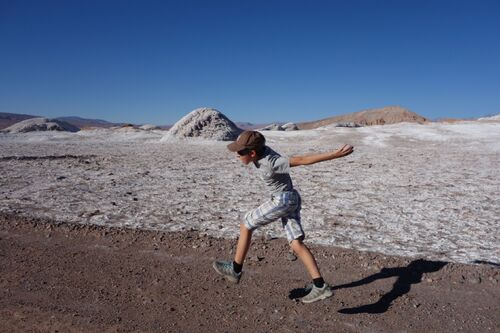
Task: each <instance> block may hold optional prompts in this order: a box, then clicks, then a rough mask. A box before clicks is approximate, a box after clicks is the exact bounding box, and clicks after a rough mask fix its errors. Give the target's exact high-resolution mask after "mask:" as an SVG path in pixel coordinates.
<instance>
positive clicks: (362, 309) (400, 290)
mask: <svg viewBox="0 0 500 333" xmlns="http://www.w3.org/2000/svg"><path fill="white" fill-rule="evenodd" d="M446 264H447V263H446V262H442V261H428V260H423V259H419V260H414V261H412V262H411V263H410V264H409V265H408V266H406V267H395V268H383V269H382V270H381V271H380V272H379V273H377V274H373V275H371V276H368V277H366V278H364V279H361V280H359V281H355V282H351V283H348V284H342V285H339V286H335V287H333V288H332V289H333V290H336V289H343V288H352V287H358V286H362V285H364V284H368V283H371V282H373V281H376V280H379V279H385V278H389V277H393V276H397V277H398V279H397V280H396V282H395V283H394V285H393V286H392V290H391V291H389V292H388V293H386V294H384V295H383V296H382V297H380V299H379V300H378V301H377V302H376V303H372V304H366V305H361V306H358V307H355V308H345V309H341V310H339V311H338V312H340V313H344V314H357V313H384V312H386V311H387V309H389V307H390V306H391V304H392V301H394V300H395V299H397V298H398V297H401V296H403V295H404V294H406V293H408V292H409V291H410V289H411V285H412V284H417V283H420V282H421V281H422V276H423V274H424V273H430V272H437V271H439V270H440V269H441V268H443V267H444V266H445V265H446ZM308 292H309V289H306V288H299V289H293V290H292V291H291V292H290V295H289V296H288V297H289V298H290V299H296V298H300V297H303V296H305V295H307V293H308Z"/></svg>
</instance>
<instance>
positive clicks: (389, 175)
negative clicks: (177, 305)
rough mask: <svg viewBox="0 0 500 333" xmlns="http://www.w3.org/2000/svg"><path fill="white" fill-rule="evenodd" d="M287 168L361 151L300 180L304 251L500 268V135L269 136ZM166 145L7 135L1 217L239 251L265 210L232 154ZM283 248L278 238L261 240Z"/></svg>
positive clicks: (424, 128) (368, 131) (480, 130)
mask: <svg viewBox="0 0 500 333" xmlns="http://www.w3.org/2000/svg"><path fill="white" fill-rule="evenodd" d="M265 135H266V136H267V138H268V142H269V144H270V145H271V146H273V148H275V149H276V150H278V151H280V152H282V153H285V154H290V155H293V154H306V153H309V152H316V151H324V150H327V149H333V148H336V147H339V146H340V145H341V144H343V143H349V144H352V145H354V146H355V152H354V154H352V155H350V156H349V157H347V158H344V159H340V160H336V161H331V162H327V163H321V164H317V165H313V166H309V167H300V168H296V169H294V170H293V172H292V177H293V179H294V182H295V185H296V187H297V188H298V189H299V191H300V192H301V193H302V196H303V199H304V200H303V202H304V204H303V211H302V215H303V224H304V228H305V231H306V233H307V234H308V241H309V242H310V243H314V244H323V245H335V246H339V247H343V248H353V249H357V250H362V251H376V252H379V253H384V254H392V255H402V256H406V257H410V258H411V257H425V258H427V259H434V260H446V261H452V262H461V263H471V262H477V261H481V262H492V263H499V262H500V235H499V234H500V232H499V226H500V223H499V222H500V218H499V217H500V168H498V165H500V123H498V122H486V123H485V122H465V123H458V124H429V125H414V124H398V125H391V126H373V127H365V128H359V129H351V128H332V127H325V128H320V129H317V130H309V131H297V132H272V131H271V132H266V133H265ZM164 136H165V132H162V131H148V132H144V131H139V130H134V131H129V132H126V133H125V132H119V131H112V130H104V129H102V130H94V131H81V132H78V133H31V134H16V135H13V134H0V168H1V171H2V172H1V178H0V199H1V200H0V212H7V213H12V212H18V213H19V214H30V215H33V216H37V217H43V218H48V219H52V220H60V221H61V220H62V221H67V222H74V223H83V224H96V225H104V226H125V227H128V228H139V229H153V230H165V231H181V230H190V229H192V228H195V229H196V230H203V231H204V232H207V233H208V234H210V235H213V236H217V237H225V238H229V239H234V238H235V237H236V236H237V231H238V223H239V221H241V218H242V216H243V214H244V213H245V212H246V211H247V210H248V209H250V208H252V207H253V206H254V203H255V202H259V201H261V200H264V199H266V195H265V189H264V188H263V185H262V184H261V183H260V181H259V179H256V178H255V174H254V173H253V171H254V170H252V168H251V167H244V166H242V165H240V163H239V162H238V161H237V159H236V158H235V156H233V155H232V154H231V153H229V152H228V151H227V149H226V148H225V145H226V143H223V142H209V141H201V140H194V141H186V140H185V141H178V142H171V141H169V142H162V141H161V139H162V137H164ZM261 232H262V234H264V235H265V236H266V237H268V238H273V237H277V236H282V233H281V230H280V229H279V227H278V226H277V224H276V226H271V227H269V228H266V229H263V230H262V231H261Z"/></svg>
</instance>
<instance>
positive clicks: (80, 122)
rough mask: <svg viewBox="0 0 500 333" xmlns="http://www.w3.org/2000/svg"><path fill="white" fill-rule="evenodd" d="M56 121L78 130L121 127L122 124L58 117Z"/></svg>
mask: <svg viewBox="0 0 500 333" xmlns="http://www.w3.org/2000/svg"><path fill="white" fill-rule="evenodd" d="M55 119H57V120H62V121H65V122H67V123H70V124H71V125H73V126H76V127H78V128H85V127H104V128H107V127H113V126H122V125H123V124H124V123H112V122H109V121H106V120H101V119H86V118H80V117H74V116H73V117H58V118H55Z"/></svg>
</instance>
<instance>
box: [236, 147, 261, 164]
mask: <svg viewBox="0 0 500 333" xmlns="http://www.w3.org/2000/svg"><path fill="white" fill-rule="evenodd" d="M236 156H238V158H239V159H240V161H241V163H243V164H245V165H248V163H250V162H254V161H256V160H257V153H256V152H255V150H250V151H239V152H237V153H236Z"/></svg>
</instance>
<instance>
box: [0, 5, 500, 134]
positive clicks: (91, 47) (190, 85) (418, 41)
mask: <svg viewBox="0 0 500 333" xmlns="http://www.w3.org/2000/svg"><path fill="white" fill-rule="evenodd" d="M0 41H1V43H0V112H13V113H27V114H33V115H43V116H47V117H58V116H80V117H85V118H99V119H105V120H108V121H115V122H131V123H139V124H142V123H153V124H172V123H175V122H176V121H177V120H178V119H180V118H181V117H182V116H184V115H185V114H187V113H188V112H190V111H191V110H193V109H195V108H197V107H202V106H208V107H214V108H216V109H218V110H219V111H221V112H223V113H224V114H225V115H227V116H228V117H229V118H230V119H232V120H233V121H249V122H253V123H265V122H273V121H295V122H300V121H306V120H317V119H321V118H326V117H330V116H334V115H338V114H343V113H349V112H355V111H360V110H362V109H367V108H377V107H383V106H387V105H401V106H404V107H406V108H409V109H410V110H412V111H414V112H417V113H419V114H421V115H423V116H425V117H428V118H431V119H436V118H441V117H458V118H467V117H477V116H482V115H487V114H498V113H500V1H488V0H470V1H460V0H457V1H440V0H433V1H426V0H418V1H416V0H415V1H404V0H399V1H382V0H380V1H377V0H371V1H368V0H366V1H361V0H351V1H348V0H338V1H336V0H332V1H314V0H311V1H305V0H304V1H294V0H288V1H275V0H252V1H250V0H248V1H244V0H241V1H238V0H231V1H225V0H210V1H209V0H205V1H202V0H199V1H194V0H182V1H181V0H179V1H127V0H122V1H105V0H101V1H93V0H81V1H76V0H61V1H49V0H47V1H42V0H39V1H22V0H17V1H14V0H0Z"/></svg>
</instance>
